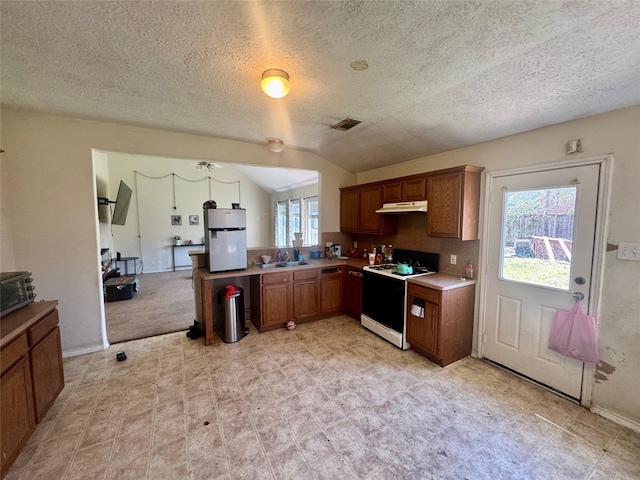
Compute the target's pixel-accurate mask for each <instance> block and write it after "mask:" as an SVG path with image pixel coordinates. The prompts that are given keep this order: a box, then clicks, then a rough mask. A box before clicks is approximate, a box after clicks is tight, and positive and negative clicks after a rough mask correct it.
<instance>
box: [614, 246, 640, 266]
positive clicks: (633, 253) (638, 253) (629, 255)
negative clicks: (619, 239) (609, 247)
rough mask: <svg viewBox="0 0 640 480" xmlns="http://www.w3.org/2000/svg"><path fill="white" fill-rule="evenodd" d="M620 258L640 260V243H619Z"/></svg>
mask: <svg viewBox="0 0 640 480" xmlns="http://www.w3.org/2000/svg"><path fill="white" fill-rule="evenodd" d="M618 260H635V261H636V262H640V245H639V244H637V243H621V244H620V245H618Z"/></svg>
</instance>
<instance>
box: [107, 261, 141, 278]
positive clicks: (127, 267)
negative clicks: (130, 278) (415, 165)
mask: <svg viewBox="0 0 640 480" xmlns="http://www.w3.org/2000/svg"><path fill="white" fill-rule="evenodd" d="M138 258H139V257H120V258H112V259H111V264H112V265H115V266H116V268H117V267H118V262H124V274H125V275H128V274H129V262H130V261H132V260H133V273H134V274H136V273H138V266H137V263H136V262H137V261H138Z"/></svg>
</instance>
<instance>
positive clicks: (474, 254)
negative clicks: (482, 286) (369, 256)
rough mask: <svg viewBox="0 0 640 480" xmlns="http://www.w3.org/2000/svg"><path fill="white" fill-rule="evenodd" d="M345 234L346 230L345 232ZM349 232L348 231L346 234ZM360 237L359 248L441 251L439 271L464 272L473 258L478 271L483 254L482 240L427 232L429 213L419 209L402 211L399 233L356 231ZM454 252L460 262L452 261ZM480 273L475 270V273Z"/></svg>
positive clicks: (459, 273)
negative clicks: (416, 211) (367, 233)
mask: <svg viewBox="0 0 640 480" xmlns="http://www.w3.org/2000/svg"><path fill="white" fill-rule="evenodd" d="M343 235H344V234H343ZM345 236H348V235H345ZM353 240H357V242H358V248H359V249H364V248H366V249H367V250H371V245H373V244H376V245H379V244H386V245H388V244H392V245H393V246H394V247H395V248H405V249H407V250H418V251H422V252H432V253H438V254H440V267H439V271H441V272H447V273H452V274H454V275H460V276H461V277H463V276H464V270H465V267H466V265H467V260H469V259H471V262H472V263H473V265H474V270H476V271H477V268H478V267H477V263H478V256H479V254H480V241H479V240H468V241H466V242H463V241H461V240H457V239H452V238H433V237H429V236H428V235H427V216H426V215H424V214H419V213H407V214H401V215H399V218H398V233H397V234H395V235H389V236H378V235H353V237H352V239H351V243H348V244H347V245H353ZM450 255H456V256H457V263H456V265H451V264H450V263H449V257H450ZM475 276H476V273H474V277H475Z"/></svg>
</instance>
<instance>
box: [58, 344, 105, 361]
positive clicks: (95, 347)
mask: <svg viewBox="0 0 640 480" xmlns="http://www.w3.org/2000/svg"><path fill="white" fill-rule="evenodd" d="M107 348H109V343H107V342H105V343H104V344H102V345H91V346H89V347H81V348H74V349H72V350H65V351H63V352H62V358H69V357H77V356H78V355H85V354H87V353H94V352H101V351H103V350H106V349H107Z"/></svg>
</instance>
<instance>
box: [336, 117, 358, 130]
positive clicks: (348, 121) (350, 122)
mask: <svg viewBox="0 0 640 480" xmlns="http://www.w3.org/2000/svg"><path fill="white" fill-rule="evenodd" d="M360 123H362V121H361V120H354V119H353V118H345V119H344V120H342V121H341V122H338V123H336V124H335V125H334V126H333V127H331V128H333V129H335V130H340V131H341V132H346V131H347V130H350V129H352V128H353V127H355V126H356V125H358V124H360Z"/></svg>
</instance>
